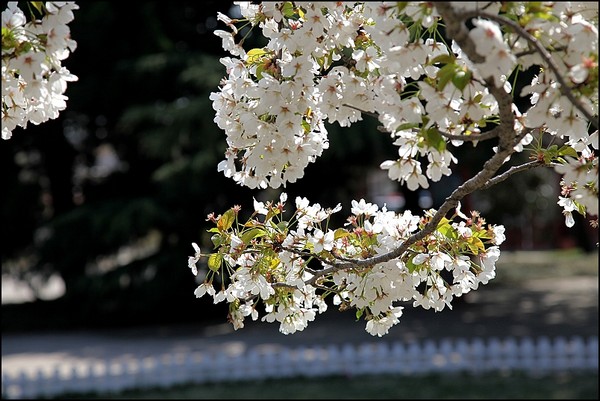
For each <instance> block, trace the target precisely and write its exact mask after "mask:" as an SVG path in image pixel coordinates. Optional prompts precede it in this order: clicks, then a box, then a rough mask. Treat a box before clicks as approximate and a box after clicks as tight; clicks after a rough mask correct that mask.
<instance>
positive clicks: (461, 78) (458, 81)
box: [452, 70, 473, 92]
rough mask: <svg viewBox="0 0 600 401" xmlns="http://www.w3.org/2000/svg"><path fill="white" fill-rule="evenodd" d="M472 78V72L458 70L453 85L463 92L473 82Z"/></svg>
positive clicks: (453, 78)
mask: <svg viewBox="0 0 600 401" xmlns="http://www.w3.org/2000/svg"><path fill="white" fill-rule="evenodd" d="M472 76H473V75H472V74H471V71H468V70H467V71H464V70H458V71H456V74H454V76H453V77H452V83H453V84H454V86H456V87H457V88H458V89H459V90H460V91H461V92H462V91H463V89H465V87H466V86H467V85H468V84H469V82H471V78H472Z"/></svg>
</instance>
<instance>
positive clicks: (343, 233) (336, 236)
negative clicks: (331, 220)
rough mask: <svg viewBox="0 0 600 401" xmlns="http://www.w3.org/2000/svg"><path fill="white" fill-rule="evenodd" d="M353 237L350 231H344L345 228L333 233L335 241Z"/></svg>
mask: <svg viewBox="0 0 600 401" xmlns="http://www.w3.org/2000/svg"><path fill="white" fill-rule="evenodd" d="M349 235H351V234H350V232H348V230H346V229H343V228H338V229H337V230H335V231H334V232H333V239H340V238H344V237H347V236H349Z"/></svg>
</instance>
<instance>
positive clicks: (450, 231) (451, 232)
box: [437, 223, 458, 239]
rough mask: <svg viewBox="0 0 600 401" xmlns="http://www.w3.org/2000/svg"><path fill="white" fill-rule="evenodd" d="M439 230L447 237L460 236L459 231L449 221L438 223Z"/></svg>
mask: <svg viewBox="0 0 600 401" xmlns="http://www.w3.org/2000/svg"><path fill="white" fill-rule="evenodd" d="M437 230H438V231H439V232H440V234H442V235H443V236H444V237H446V238H450V239H456V238H458V232H457V231H456V230H455V229H454V228H453V227H452V226H451V225H450V224H448V223H445V224H438V227H437Z"/></svg>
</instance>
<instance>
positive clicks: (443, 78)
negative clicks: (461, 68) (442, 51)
mask: <svg viewBox="0 0 600 401" xmlns="http://www.w3.org/2000/svg"><path fill="white" fill-rule="evenodd" d="M455 73H456V64H446V65H445V66H443V67H442V68H440V69H439V70H438V72H437V74H436V77H437V79H438V83H437V90H438V91H442V90H444V88H445V87H446V84H447V83H448V82H450V81H451V80H452V78H454V75H455Z"/></svg>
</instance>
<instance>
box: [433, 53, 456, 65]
mask: <svg viewBox="0 0 600 401" xmlns="http://www.w3.org/2000/svg"><path fill="white" fill-rule="evenodd" d="M454 60H455V59H454V57H453V56H451V55H449V54H440V55H439V56H437V57H434V58H433V60H430V61H429V64H430V65H433V64H436V63H441V64H454Z"/></svg>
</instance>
